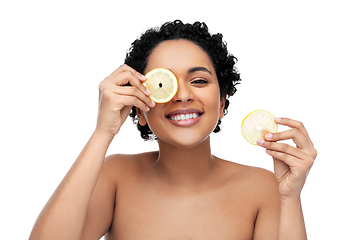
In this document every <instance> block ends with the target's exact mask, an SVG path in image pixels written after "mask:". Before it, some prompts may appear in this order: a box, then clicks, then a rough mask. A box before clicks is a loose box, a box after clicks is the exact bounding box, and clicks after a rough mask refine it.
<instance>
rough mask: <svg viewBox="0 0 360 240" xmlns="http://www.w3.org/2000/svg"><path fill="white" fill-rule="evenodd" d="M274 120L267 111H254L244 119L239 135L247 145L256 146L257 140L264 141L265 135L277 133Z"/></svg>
mask: <svg viewBox="0 0 360 240" xmlns="http://www.w3.org/2000/svg"><path fill="white" fill-rule="evenodd" d="M274 119H275V118H274V116H273V115H272V114H271V113H269V112H268V111H265V110H255V111H253V112H251V113H250V114H249V115H247V116H246V117H245V118H244V120H243V122H242V123H241V133H242V135H243V136H244V138H245V139H246V140H247V141H248V142H249V143H251V144H253V145H257V140H259V139H260V138H261V139H264V138H265V134H267V133H270V132H271V133H274V132H277V130H278V125H277V124H276V123H275V121H274Z"/></svg>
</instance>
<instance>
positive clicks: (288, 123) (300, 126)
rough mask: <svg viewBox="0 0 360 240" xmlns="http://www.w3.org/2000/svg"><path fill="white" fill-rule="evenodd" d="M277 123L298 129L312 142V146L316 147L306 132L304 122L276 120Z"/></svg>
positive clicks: (284, 119)
mask: <svg viewBox="0 0 360 240" xmlns="http://www.w3.org/2000/svg"><path fill="white" fill-rule="evenodd" d="M275 122H276V123H278V124H280V125H284V126H288V127H291V128H296V129H298V130H299V131H300V132H302V133H303V134H304V136H305V137H306V138H307V140H308V141H309V142H310V144H311V145H312V146H314V144H313V143H312V141H311V139H310V136H309V133H308V132H307V131H306V129H305V126H304V124H303V123H302V122H299V121H296V120H293V119H290V118H275Z"/></svg>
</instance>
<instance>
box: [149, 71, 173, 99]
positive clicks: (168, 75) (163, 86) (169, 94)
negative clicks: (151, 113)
mask: <svg viewBox="0 0 360 240" xmlns="http://www.w3.org/2000/svg"><path fill="white" fill-rule="evenodd" d="M146 77H147V80H146V81H145V82H144V86H145V87H146V88H147V89H149V90H150V91H151V95H150V96H149V97H150V99H151V100H153V101H154V102H156V103H166V102H168V101H170V100H171V99H172V98H173V97H174V96H175V94H176V92H177V89H178V84H177V79H176V77H175V75H174V74H173V73H172V72H171V71H170V70H168V69H166V68H155V69H153V70H151V71H150V72H148V73H147V74H146Z"/></svg>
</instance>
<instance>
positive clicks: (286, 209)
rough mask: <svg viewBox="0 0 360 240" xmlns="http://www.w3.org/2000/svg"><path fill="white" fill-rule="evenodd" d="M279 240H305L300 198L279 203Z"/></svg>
mask: <svg viewBox="0 0 360 240" xmlns="http://www.w3.org/2000/svg"><path fill="white" fill-rule="evenodd" d="M278 239H279V240H287V239H291V240H306V239H307V236H306V229H305V222H304V216H303V212H302V208H301V201H300V197H299V198H298V199H291V200H290V199H287V200H282V201H281V210H280V226H279V238H278Z"/></svg>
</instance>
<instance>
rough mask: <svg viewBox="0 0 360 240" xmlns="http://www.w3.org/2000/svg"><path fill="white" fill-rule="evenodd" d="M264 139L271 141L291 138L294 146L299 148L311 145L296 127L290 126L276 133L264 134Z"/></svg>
mask: <svg viewBox="0 0 360 240" xmlns="http://www.w3.org/2000/svg"><path fill="white" fill-rule="evenodd" d="M265 139H266V140H267V141H271V142H275V141H282V140H288V139H293V141H294V143H295V144H296V146H298V147H299V148H301V149H306V148H310V147H313V145H312V143H311V142H310V141H309V139H308V138H307V137H306V136H305V135H304V134H303V132H301V131H300V130H299V129H297V128H292V129H290V130H286V131H283V132H278V133H268V134H265Z"/></svg>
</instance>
